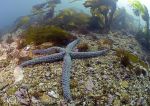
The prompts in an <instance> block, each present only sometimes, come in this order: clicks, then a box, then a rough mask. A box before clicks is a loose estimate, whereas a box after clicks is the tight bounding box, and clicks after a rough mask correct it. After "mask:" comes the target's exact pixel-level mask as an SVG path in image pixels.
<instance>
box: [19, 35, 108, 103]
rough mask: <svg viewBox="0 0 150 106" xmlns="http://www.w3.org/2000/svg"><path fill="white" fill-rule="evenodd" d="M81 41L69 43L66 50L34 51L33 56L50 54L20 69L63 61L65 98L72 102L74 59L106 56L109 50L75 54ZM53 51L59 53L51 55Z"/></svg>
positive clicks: (35, 59)
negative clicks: (71, 78)
mask: <svg viewBox="0 0 150 106" xmlns="http://www.w3.org/2000/svg"><path fill="white" fill-rule="evenodd" d="M79 41H80V39H79V38H78V39H76V40H74V41H73V42H71V43H69V44H68V45H67V47H66V48H61V47H51V48H47V49H42V50H33V51H32V53H33V54H41V55H43V54H48V55H47V56H42V57H37V58H34V59H32V60H28V61H25V62H23V63H22V64H20V65H19V66H20V67H22V68H23V67H26V66H28V65H35V64H40V63H43V62H48V63H52V62H56V61H60V60H63V69H62V89H63V96H64V98H65V100H66V101H72V97H71V92H70V71H71V66H72V59H84V58H92V57H97V56H101V55H103V54H105V53H106V52H107V51H108V50H107V49H105V50H101V51H95V52H74V51H73V49H74V48H75V46H76V45H77V44H78V43H79ZM52 51H58V53H54V54H49V53H51V52H52Z"/></svg>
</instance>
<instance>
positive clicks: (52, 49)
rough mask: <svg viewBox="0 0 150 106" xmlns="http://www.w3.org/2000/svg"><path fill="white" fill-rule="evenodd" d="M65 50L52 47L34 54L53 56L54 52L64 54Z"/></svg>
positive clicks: (35, 51)
mask: <svg viewBox="0 0 150 106" xmlns="http://www.w3.org/2000/svg"><path fill="white" fill-rule="evenodd" d="M64 50H65V49H63V48H61V47H51V48H47V49H41V50H33V51H32V53H33V54H51V53H54V52H57V51H58V52H63V51H64Z"/></svg>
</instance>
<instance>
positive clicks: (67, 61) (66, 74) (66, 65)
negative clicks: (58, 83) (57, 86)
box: [62, 53, 72, 101]
mask: <svg viewBox="0 0 150 106" xmlns="http://www.w3.org/2000/svg"><path fill="white" fill-rule="evenodd" d="M71 66H72V60H71V57H70V55H69V54H68V53H67V54H65V56H64V59H63V70H62V88H63V93H64V94H63V95H64V98H65V99H66V100H68V101H72V97H71V93H70V71H71Z"/></svg>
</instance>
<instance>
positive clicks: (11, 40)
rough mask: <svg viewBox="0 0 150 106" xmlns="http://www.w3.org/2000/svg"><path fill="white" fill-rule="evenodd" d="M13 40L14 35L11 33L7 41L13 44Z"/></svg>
mask: <svg viewBox="0 0 150 106" xmlns="http://www.w3.org/2000/svg"><path fill="white" fill-rule="evenodd" d="M12 42H14V39H13V37H12V35H9V36H8V37H7V39H6V43H8V44H11V43H12Z"/></svg>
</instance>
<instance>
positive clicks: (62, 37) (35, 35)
mask: <svg viewBox="0 0 150 106" xmlns="http://www.w3.org/2000/svg"><path fill="white" fill-rule="evenodd" d="M23 37H24V39H25V40H24V41H25V44H31V43H33V44H35V45H40V44H42V43H45V42H52V43H53V45H66V44H68V43H69V42H71V41H72V40H73V39H74V38H75V37H73V36H72V35H70V34H69V33H68V32H66V31H64V30H62V29H61V28H59V27H55V26H34V27H29V28H28V29H27V30H26V31H25V32H24V33H23Z"/></svg>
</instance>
